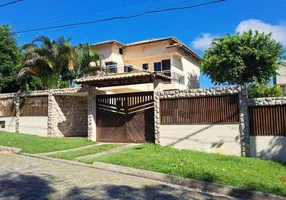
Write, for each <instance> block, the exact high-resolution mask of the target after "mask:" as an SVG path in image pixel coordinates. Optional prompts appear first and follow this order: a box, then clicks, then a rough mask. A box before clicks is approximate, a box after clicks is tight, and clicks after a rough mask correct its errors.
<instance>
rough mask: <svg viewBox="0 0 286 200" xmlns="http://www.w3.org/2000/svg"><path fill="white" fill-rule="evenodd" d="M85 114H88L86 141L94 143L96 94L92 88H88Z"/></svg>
mask: <svg viewBox="0 0 286 200" xmlns="http://www.w3.org/2000/svg"><path fill="white" fill-rule="evenodd" d="M87 101H88V102H87V109H88V111H87V114H88V119H87V122H88V125H87V126H88V129H87V130H88V131H87V137H88V140H91V141H96V123H95V120H96V93H95V90H94V87H91V86H89V89H88V100H87Z"/></svg>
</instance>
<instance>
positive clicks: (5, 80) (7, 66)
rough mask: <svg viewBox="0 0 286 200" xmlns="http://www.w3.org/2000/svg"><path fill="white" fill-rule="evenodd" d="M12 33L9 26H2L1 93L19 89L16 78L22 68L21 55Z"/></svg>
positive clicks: (0, 35) (0, 51)
mask: <svg viewBox="0 0 286 200" xmlns="http://www.w3.org/2000/svg"><path fill="white" fill-rule="evenodd" d="M11 31H12V29H11V28H10V27H9V26H6V25H2V26H0V93H1V92H15V91H17V90H18V89H19V87H18V85H17V83H16V76H17V73H18V70H19V67H20V65H19V63H20V53H19V50H18V47H17V41H16V39H15V36H14V35H12V32H11Z"/></svg>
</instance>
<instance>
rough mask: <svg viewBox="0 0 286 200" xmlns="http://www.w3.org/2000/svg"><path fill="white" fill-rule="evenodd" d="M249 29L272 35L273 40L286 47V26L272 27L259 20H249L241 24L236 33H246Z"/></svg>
mask: <svg viewBox="0 0 286 200" xmlns="http://www.w3.org/2000/svg"><path fill="white" fill-rule="evenodd" d="M249 29H252V30H258V31H259V32H265V33H272V37H273V39H275V40H276V41H277V42H280V43H281V44H282V45H283V46H286V24H279V25H272V24H268V23H265V22H263V21H261V20H257V19H248V20H245V21H242V22H240V23H239V25H238V26H237V27H236V32H240V33H242V32H244V31H248V30H249Z"/></svg>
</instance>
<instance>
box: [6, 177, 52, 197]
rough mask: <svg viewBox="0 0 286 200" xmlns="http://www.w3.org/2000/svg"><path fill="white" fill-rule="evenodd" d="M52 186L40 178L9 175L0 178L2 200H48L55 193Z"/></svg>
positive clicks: (49, 182)
mask: <svg viewBox="0 0 286 200" xmlns="http://www.w3.org/2000/svg"><path fill="white" fill-rule="evenodd" d="M47 178H51V177H47ZM50 185H51V181H49V180H46V179H43V178H41V177H38V176H34V175H23V174H18V173H8V174H5V175H2V176H0V199H2V198H3V199H9V198H13V199H22V198H26V197H35V199H36V198H37V197H42V198H47V197H48V195H49V194H51V193H53V192H54V190H53V189H52V188H51V186H50Z"/></svg>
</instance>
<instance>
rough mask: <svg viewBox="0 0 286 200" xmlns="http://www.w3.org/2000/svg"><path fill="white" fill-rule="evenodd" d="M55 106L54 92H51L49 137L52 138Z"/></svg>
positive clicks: (49, 98) (49, 97)
mask: <svg viewBox="0 0 286 200" xmlns="http://www.w3.org/2000/svg"><path fill="white" fill-rule="evenodd" d="M53 104H54V96H53V94H52V92H49V95H48V133H47V135H48V137H52V136H53V135H54V134H53V133H54V132H53V124H52V123H53Z"/></svg>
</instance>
